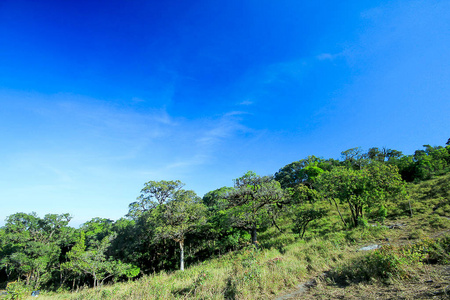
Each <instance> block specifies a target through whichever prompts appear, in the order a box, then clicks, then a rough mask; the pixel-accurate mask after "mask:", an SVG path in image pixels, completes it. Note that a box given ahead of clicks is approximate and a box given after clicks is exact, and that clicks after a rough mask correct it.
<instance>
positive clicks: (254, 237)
mask: <svg viewBox="0 0 450 300" xmlns="http://www.w3.org/2000/svg"><path fill="white" fill-rule="evenodd" d="M252 244H253V245H256V244H257V240H256V225H253V228H252Z"/></svg>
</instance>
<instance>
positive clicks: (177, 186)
mask: <svg viewBox="0 0 450 300" xmlns="http://www.w3.org/2000/svg"><path fill="white" fill-rule="evenodd" d="M183 186H184V183H182V182H181V181H179V180H175V181H166V180H161V181H149V182H147V183H145V184H144V188H142V190H141V195H140V196H139V197H138V198H137V201H136V202H133V203H131V204H130V205H129V211H128V215H127V216H128V217H131V218H134V219H137V218H138V217H139V216H140V215H141V214H143V213H145V212H146V211H151V210H152V209H154V208H156V207H157V206H158V205H162V204H164V203H166V202H168V201H172V200H173V199H174V197H175V195H176V194H177V192H178V191H180V190H181V189H182V188H183Z"/></svg>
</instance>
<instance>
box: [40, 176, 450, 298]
mask: <svg viewBox="0 0 450 300" xmlns="http://www.w3.org/2000/svg"><path fill="white" fill-rule="evenodd" d="M410 192H411V206H412V209H413V212H414V216H413V217H412V218H411V217H409V216H407V215H406V214H405V211H408V209H409V204H408V203H407V202H405V203H401V204H400V205H399V207H392V208H391V212H392V215H391V216H390V218H388V220H386V225H392V224H401V225H400V226H397V228H394V229H388V228H385V227H382V226H377V227H369V228H366V229H360V228H358V229H354V230H351V231H340V232H332V231H333V229H334V228H339V227H340V224H339V223H338V220H337V219H336V218H335V217H328V218H326V219H325V220H322V221H321V222H319V223H317V224H315V226H314V224H313V226H311V230H310V231H309V233H308V234H309V236H307V238H306V241H302V240H297V241H294V239H293V236H292V235H291V234H279V233H277V232H276V231H275V230H271V231H268V232H266V233H265V234H263V235H261V239H260V240H261V243H262V244H263V245H264V246H265V249H264V250H261V251H255V250H253V249H252V248H250V247H249V248H248V249H244V250H242V251H239V252H235V253H228V254H226V255H223V256H222V257H221V258H215V259H211V260H209V261H206V262H204V263H202V264H199V265H196V266H191V267H190V268H188V269H187V270H185V271H184V272H180V271H177V272H173V273H170V274H168V273H165V272H162V273H158V274H154V275H149V276H145V277H143V278H141V279H140V280H138V281H135V282H129V283H118V284H115V285H111V286H105V287H102V288H98V289H86V290H83V291H80V292H78V293H59V294H56V293H54V294H47V295H41V296H40V299H224V298H226V299H272V298H276V296H277V295H283V294H286V293H289V291H295V290H296V286H297V285H298V283H300V282H308V281H310V280H311V279H314V280H313V282H314V283H315V284H314V287H311V288H308V289H306V290H305V292H304V293H303V294H302V295H301V296H299V295H297V297H301V298H309V299H315V298H319V299H332V298H334V299H335V298H341V299H361V298H367V299H372V298H373V299H375V298H379V299H389V298H395V299H397V298H399V299H402V298H403V299H409V298H414V297H415V298H416V299H417V298H421V297H422V298H430V297H437V298H443V297H444V298H445V297H447V296H446V294H445V288H446V286H448V285H449V277H446V275H445V274H446V272H449V275H450V270H448V265H447V266H443V265H423V264H417V265H412V266H410V268H411V270H409V271H408V272H410V273H411V274H413V275H414V276H408V277H409V278H400V277H396V276H392V277H390V278H389V280H387V281H386V280H383V281H380V280H377V279H376V278H372V279H370V280H365V281H352V280H345V278H339V273H337V272H335V273H334V274H335V275H333V276H330V275H325V274H326V273H324V272H327V271H330V270H331V272H333V270H335V269H336V268H337V269H339V268H342V266H348V265H349V264H351V263H352V262H356V261H361V259H360V257H362V256H365V255H367V254H366V253H364V252H359V251H356V250H357V249H358V248H360V247H361V246H366V245H368V244H371V243H378V244H388V243H389V244H391V245H404V244H408V243H413V242H415V241H417V240H419V239H421V238H424V237H434V236H437V235H439V234H442V233H444V232H446V231H448V230H449V228H450V220H449V219H448V217H450V174H448V175H446V176H442V177H439V178H436V179H433V180H430V181H427V182H423V183H420V184H418V185H411V186H410ZM321 228H322V229H321ZM323 228H328V229H327V230H323ZM349 262H350V263H349ZM340 279H342V280H340ZM310 282H311V281H310ZM342 282H345V284H343V283H342ZM434 290H435V291H436V293H435V294H432V292H433V291H434ZM421 295H422V296H421Z"/></svg>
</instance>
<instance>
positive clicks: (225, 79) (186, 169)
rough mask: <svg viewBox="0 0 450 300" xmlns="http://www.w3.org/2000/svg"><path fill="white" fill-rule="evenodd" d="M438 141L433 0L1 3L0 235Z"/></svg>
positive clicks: (447, 120) (438, 66)
mask: <svg viewBox="0 0 450 300" xmlns="http://www.w3.org/2000/svg"><path fill="white" fill-rule="evenodd" d="M449 129H450V2H449V1H446V0H445V1H434V0H430V1H409V0H408V1H372V0H371V1H362V0H353V1H332V0H329V1H298V0H277V1H272V0H270V1H269V0H258V1H256V0H253V1H252V0H227V1H214V0H204V1H196V0H192V1H181V0H178V1H174V0H168V1H167V0H166V1H153V0H152V1H144V0H141V1H132V0H131V1H118V0H108V1H48V0H40V1H31V0H29V1H24V0H0V142H1V145H0V146H1V147H0V166H1V172H0V201H1V202H0V203H1V206H0V225H3V224H4V219H5V218H6V216H8V215H11V214H13V213H16V212H26V213H29V212H32V211H35V212H37V213H38V215H39V216H41V217H43V216H44V215H45V214H46V213H65V212H68V213H70V214H72V215H73V217H74V219H73V221H72V225H73V226H78V225H80V224H81V223H83V222H85V221H87V220H89V219H91V218H93V217H104V218H111V219H118V218H120V217H123V216H124V215H125V214H126V213H127V210H128V204H129V203H131V202H133V201H135V199H136V197H137V196H138V195H139V191H140V189H141V188H142V186H143V184H144V183H145V182H147V181H149V180H163V179H164V180H175V179H179V180H181V181H183V182H184V183H186V188H187V189H193V190H194V191H196V192H197V194H198V195H200V196H203V195H204V194H205V193H206V192H208V191H210V190H214V189H216V188H220V187H222V186H232V184H233V181H232V180H233V179H234V178H237V177H239V176H241V175H243V174H244V173H245V172H246V171H247V170H253V171H255V172H256V173H258V174H260V175H268V174H273V173H275V172H276V171H278V170H279V169H280V168H281V167H283V166H284V165H286V164H288V163H291V162H293V161H296V160H299V159H302V158H305V157H307V156H308V155H316V156H321V157H324V158H339V157H340V152H341V151H343V150H346V149H349V148H352V147H358V146H360V147H362V148H363V149H365V150H367V149H368V148H369V147H383V146H386V147H389V148H393V149H397V150H400V151H403V152H404V153H405V154H412V153H413V152H414V150H416V149H420V148H422V145H423V144H431V145H444V144H445V142H446V141H447V139H448V138H450V130H449Z"/></svg>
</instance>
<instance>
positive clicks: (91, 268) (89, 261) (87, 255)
mask: <svg viewBox="0 0 450 300" xmlns="http://www.w3.org/2000/svg"><path fill="white" fill-rule="evenodd" d="M114 238H115V235H114V234H112V235H109V236H106V237H104V238H103V239H102V240H101V241H95V242H94V243H93V245H92V246H91V248H90V249H88V250H86V245H85V233H84V231H80V236H79V238H78V240H77V242H76V244H75V245H74V246H73V248H72V249H71V250H70V251H69V252H68V253H67V258H68V261H67V262H65V263H64V264H63V265H62V269H63V270H69V271H71V272H74V273H75V274H78V275H82V274H87V275H90V276H92V279H93V286H94V287H97V286H99V285H102V284H103V283H104V281H105V280H106V279H108V278H112V277H113V278H114V277H115V278H118V277H120V276H124V275H126V276H128V277H130V278H132V277H135V276H137V275H138V273H139V268H137V267H135V266H133V265H130V264H125V263H122V262H121V261H116V260H113V259H112V258H111V257H107V255H106V251H107V249H108V247H109V246H110V244H111V241H112V240H113V239H114Z"/></svg>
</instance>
